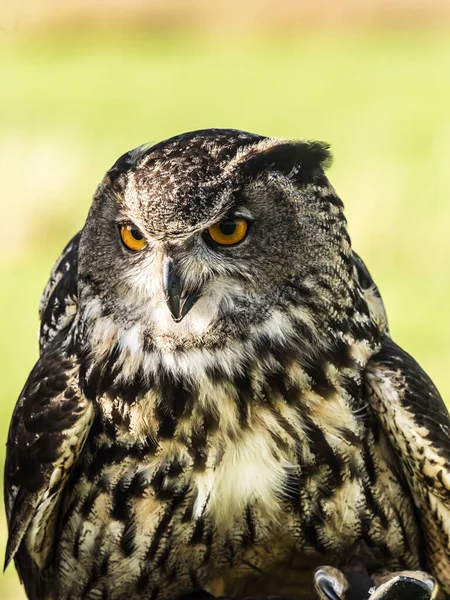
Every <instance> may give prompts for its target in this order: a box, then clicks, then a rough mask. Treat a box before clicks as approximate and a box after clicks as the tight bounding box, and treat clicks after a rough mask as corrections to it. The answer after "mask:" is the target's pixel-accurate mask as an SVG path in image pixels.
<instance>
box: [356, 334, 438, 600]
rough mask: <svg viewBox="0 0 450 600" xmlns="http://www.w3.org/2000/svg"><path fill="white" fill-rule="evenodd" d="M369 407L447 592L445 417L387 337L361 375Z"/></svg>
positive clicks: (416, 370)
mask: <svg viewBox="0 0 450 600" xmlns="http://www.w3.org/2000/svg"><path fill="white" fill-rule="evenodd" d="M365 383H366V387H367V392H368V397H369V401H370V404H371V407H372V409H373V411H374V413H375V415H376V417H377V418H378V420H379V421H380V423H381V426H382V427H383V429H384V431H385V432H386V434H387V436H388V438H389V439H390V441H391V444H392V446H393V448H394V450H395V451H396V454H397V457H398V460H399V462H400V464H401V467H402V469H403V472H404V474H405V477H406V480H407V481H408V484H409V486H410V488H411V492H412V496H413V498H414V502H415V504H416V507H417V509H418V515H419V519H420V522H421V528H422V532H423V534H424V537H425V541H426V547H427V560H428V563H429V564H428V565H427V568H429V569H430V570H431V572H432V574H433V575H435V576H436V577H437V578H438V579H439V581H440V583H441V585H442V587H443V588H444V590H445V591H446V592H447V593H450V416H449V413H448V411H447V408H446V406H445V404H444V402H443V401H442V399H441V397H440V395H439V392H438V391H437V389H436V388H435V386H434V385H433V383H432V381H431V380H430V378H429V377H428V376H427V374H426V373H425V372H424V371H423V370H422V369H421V368H420V366H419V365H418V364H417V363H416V361H415V360H414V359H413V358H412V357H411V356H409V354H407V353H406V352H405V351H404V350H402V349H401V348H399V346H397V345H396V344H395V343H394V342H393V341H392V340H391V339H390V338H389V337H387V336H385V337H384V339H383V343H382V347H381V350H380V351H379V352H378V353H377V354H376V355H375V356H374V357H372V359H371V361H370V362H369V364H368V367H367V370H366V373H365Z"/></svg>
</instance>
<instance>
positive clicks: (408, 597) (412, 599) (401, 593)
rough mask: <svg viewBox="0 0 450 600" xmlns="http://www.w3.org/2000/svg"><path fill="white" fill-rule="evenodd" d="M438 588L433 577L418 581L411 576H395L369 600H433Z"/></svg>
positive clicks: (381, 586) (375, 591)
mask: <svg viewBox="0 0 450 600" xmlns="http://www.w3.org/2000/svg"><path fill="white" fill-rule="evenodd" d="M436 594H437V586H436V583H435V581H434V580H433V579H432V578H431V577H428V576H427V577H424V578H423V579H417V578H416V577H412V576H410V575H399V574H397V575H395V576H393V577H392V578H391V579H389V581H386V582H385V583H383V584H382V585H380V586H379V587H378V588H377V589H376V590H374V592H373V593H372V594H371V595H370V596H369V600H432V599H433V598H435V597H436Z"/></svg>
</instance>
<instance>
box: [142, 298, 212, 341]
mask: <svg viewBox="0 0 450 600" xmlns="http://www.w3.org/2000/svg"><path fill="white" fill-rule="evenodd" d="M218 308H219V306H218V303H217V300H215V299H214V298H212V297H211V296H210V295H208V296H200V298H199V299H198V300H197V302H196V303H195V304H194V306H193V307H192V308H191V310H190V311H189V312H188V314H187V315H186V316H185V317H184V318H183V319H182V320H181V321H179V322H178V323H177V322H175V321H174V319H173V317H172V315H171V313H170V310H169V308H168V306H167V304H166V303H165V302H164V301H159V302H156V303H155V306H154V311H153V315H152V319H153V324H154V332H155V334H156V336H159V335H161V336H167V335H169V336H171V337H172V336H176V337H179V338H180V337H181V338H184V337H191V336H198V337H201V336H202V335H203V334H205V333H206V332H207V331H208V329H209V327H210V326H211V324H212V323H213V321H214V320H215V319H216V317H217V313H218Z"/></svg>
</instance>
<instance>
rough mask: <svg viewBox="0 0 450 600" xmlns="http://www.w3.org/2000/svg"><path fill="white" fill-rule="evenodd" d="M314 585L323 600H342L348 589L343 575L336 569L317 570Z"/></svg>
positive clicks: (322, 568)
mask: <svg viewBox="0 0 450 600" xmlns="http://www.w3.org/2000/svg"><path fill="white" fill-rule="evenodd" d="M314 583H315V587H316V591H317V593H318V594H319V598H321V599H323V600H342V598H343V593H344V592H345V590H346V588H347V582H346V580H345V577H344V575H343V573H342V572H341V571H339V570H338V569H335V568H334V567H319V568H318V569H316V572H315V573H314Z"/></svg>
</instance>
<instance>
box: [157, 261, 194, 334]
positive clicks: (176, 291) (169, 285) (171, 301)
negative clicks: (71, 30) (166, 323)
mask: <svg viewBox="0 0 450 600" xmlns="http://www.w3.org/2000/svg"><path fill="white" fill-rule="evenodd" d="M163 290H164V296H165V299H166V303H167V306H168V308H169V310H170V314H171V315H172V318H173V320H174V321H175V322H176V323H179V322H180V321H181V320H182V319H184V317H185V316H186V315H187V314H188V312H189V311H190V310H191V308H192V307H193V306H194V304H195V303H196V302H197V300H198V298H199V297H200V290H199V288H197V289H195V290H188V289H184V288H183V284H182V282H181V280H180V277H179V276H178V274H177V272H176V269H175V266H174V263H173V260H172V258H170V256H166V257H165V258H164V259H163Z"/></svg>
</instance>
